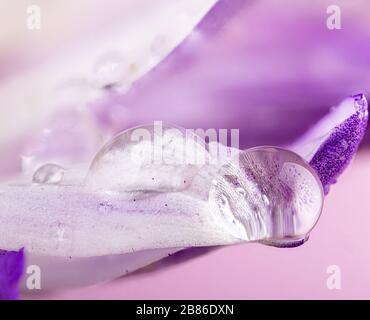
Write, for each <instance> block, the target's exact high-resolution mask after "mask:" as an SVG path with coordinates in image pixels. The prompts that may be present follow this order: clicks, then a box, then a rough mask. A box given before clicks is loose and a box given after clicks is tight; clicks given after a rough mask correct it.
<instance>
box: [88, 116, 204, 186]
mask: <svg viewBox="0 0 370 320" xmlns="http://www.w3.org/2000/svg"><path fill="white" fill-rule="evenodd" d="M203 142H204V141H202V139H201V138H200V137H198V136H196V135H195V134H194V133H192V132H191V131H189V130H185V129H183V128H179V127H173V126H168V125H162V123H161V122H155V123H154V125H147V126H140V127H136V128H132V129H129V130H126V131H124V132H122V133H120V134H119V135H118V136H116V137H115V138H113V139H112V140H111V141H110V142H108V143H107V144H106V145H105V146H104V147H103V148H102V149H101V150H100V151H99V152H98V154H97V155H96V156H95V158H94V160H93V162H92V164H91V166H90V170H89V173H88V175H87V177H86V184H87V185H89V186H92V187H93V188H94V189H102V190H118V191H153V192H162V191H178V190H183V189H185V188H187V186H188V185H189V184H190V182H191V180H192V178H193V177H194V176H195V174H196V173H197V172H198V170H199V168H200V167H201V166H203V165H204V164H205V162H206V161H207V159H208V156H209V154H208V151H207V150H206V148H205V146H204V143H203Z"/></svg>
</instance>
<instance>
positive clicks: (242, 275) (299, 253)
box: [24, 150, 370, 299]
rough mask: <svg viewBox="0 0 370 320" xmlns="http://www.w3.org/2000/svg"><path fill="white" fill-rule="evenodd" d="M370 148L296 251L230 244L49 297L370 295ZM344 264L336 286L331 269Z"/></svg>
mask: <svg viewBox="0 0 370 320" xmlns="http://www.w3.org/2000/svg"><path fill="white" fill-rule="evenodd" d="M369 164H370V151H367V150H366V151H362V152H360V154H359V155H358V156H357V158H356V159H355V161H354V162H353V163H352V165H351V167H350V168H349V169H348V170H347V171H346V173H345V174H344V175H343V176H342V177H341V178H340V181H339V183H338V184H337V185H335V186H334V187H333V188H332V191H331V192H330V194H329V196H328V197H327V198H326V202H325V207H324V211H323V215H322V217H321V219H320V221H319V224H318V225H317V226H316V228H315V229H314V231H313V232H312V234H311V238H310V240H309V241H308V242H307V243H306V244H305V245H304V246H301V247H298V248H295V249H277V248H272V247H265V246H262V245H257V244H245V245H240V246H233V247H225V248H222V249H219V250H215V251H214V252H211V253H209V254H206V255H203V256H201V257H199V258H195V259H193V260H190V261H188V262H185V263H183V264H179V265H174V266H172V267H169V268H164V269H160V270H157V271H154V272H149V273H145V274H139V275H135V276H130V277H127V278H122V279H119V280H116V281H113V282H111V283H107V284H104V285H98V286H94V287H89V288H80V289H73V290H68V291H63V292H56V293H48V294H42V295H38V296H25V297H24V298H26V299H27V298H47V299H257V298H262V299H263V298H266V299H286V298H292V299H295V298H296V299H326V298H328V299H344V298H347V299H351V298H357V299H364V298H370V271H369V270H370V250H369V245H370V232H369V228H370V210H369V208H370V205H369V203H368V200H369V196H370V194H369V189H368V188H366V187H365V186H366V182H369V181H370V169H369ZM330 265H337V266H339V267H340V269H341V289H340V290H329V289H328V288H327V285H326V281H327V278H328V277H329V274H327V272H326V271H327V267H328V266H330Z"/></svg>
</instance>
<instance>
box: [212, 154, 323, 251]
mask: <svg viewBox="0 0 370 320" xmlns="http://www.w3.org/2000/svg"><path fill="white" fill-rule="evenodd" d="M215 180H216V183H214V184H213V185H212V187H211V189H210V194H209V203H210V206H211V209H212V210H219V211H220V213H221V214H224V215H229V214H232V215H233V216H234V217H235V222H234V223H239V224H241V225H243V227H244V228H245V230H246V233H247V236H248V238H249V240H251V241H254V240H256V241H257V240H260V241H262V242H265V243H266V244H271V245H274V246H284V247H287V246H297V245H300V244H302V243H303V242H304V241H305V239H306V238H307V237H308V234H309V232H310V231H311V229H312V228H313V227H314V226H315V224H316V222H317V220H318V218H319V216H320V213H321V209H322V205H323V189H322V185H321V182H320V180H319V178H318V176H317V175H316V173H315V172H314V170H313V169H312V168H311V167H310V166H309V164H307V163H306V162H305V161H304V160H303V159H302V158H301V157H300V156H298V155H297V154H295V153H293V152H291V151H288V150H284V149H280V148H275V147H257V148H252V149H248V150H246V151H244V152H242V153H241V154H240V155H239V156H238V157H236V158H235V159H234V160H233V161H231V162H230V163H228V164H226V165H224V166H223V167H222V168H221V170H220V172H219V175H218V176H217V178H216V179H215Z"/></svg>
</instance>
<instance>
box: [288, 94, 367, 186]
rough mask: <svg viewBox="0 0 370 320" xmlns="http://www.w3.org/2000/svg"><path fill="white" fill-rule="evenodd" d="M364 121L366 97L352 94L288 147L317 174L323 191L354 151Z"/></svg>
mask: <svg viewBox="0 0 370 320" xmlns="http://www.w3.org/2000/svg"><path fill="white" fill-rule="evenodd" d="M367 121H368V110H367V101H366V97H365V96H364V95H363V94H358V95H354V96H352V97H350V98H348V99H346V100H344V101H343V102H342V103H341V104H340V105H339V106H338V107H336V108H334V109H333V110H332V111H331V112H330V113H329V114H328V115H327V116H325V117H324V118H323V119H321V121H319V122H318V123H317V124H316V125H315V126H314V127H313V128H312V129H310V130H309V131H308V132H307V133H306V134H305V135H304V136H303V137H302V138H301V139H300V140H299V141H298V142H297V143H296V145H295V146H293V147H292V149H293V150H294V151H296V152H298V153H299V154H301V155H302V156H303V157H304V158H305V159H306V160H307V161H309V163H310V165H311V166H312V167H313V168H314V169H315V170H316V172H317V173H318V174H319V177H320V179H321V182H322V184H323V186H324V190H325V193H328V192H329V187H330V185H331V184H333V183H335V182H336V180H337V178H338V176H339V175H340V174H341V173H342V172H343V171H344V169H345V168H346V167H347V166H348V164H349V163H350V161H351V160H352V158H353V156H354V155H355V154H356V152H357V149H358V146H359V144H360V143H361V141H362V138H363V137H364V134H365V131H366V127H367Z"/></svg>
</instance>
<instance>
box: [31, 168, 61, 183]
mask: <svg viewBox="0 0 370 320" xmlns="http://www.w3.org/2000/svg"><path fill="white" fill-rule="evenodd" d="M64 172H65V169H64V168H63V167H61V166H59V165H57V164H53V163H48V164H45V165H43V166H41V167H40V168H38V169H37V170H36V172H35V173H34V175H33V178H32V182H33V183H39V184H58V183H60V182H61V181H62V179H63V176H64Z"/></svg>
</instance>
